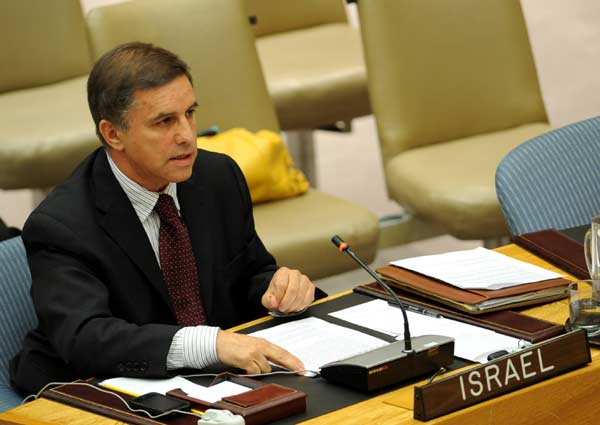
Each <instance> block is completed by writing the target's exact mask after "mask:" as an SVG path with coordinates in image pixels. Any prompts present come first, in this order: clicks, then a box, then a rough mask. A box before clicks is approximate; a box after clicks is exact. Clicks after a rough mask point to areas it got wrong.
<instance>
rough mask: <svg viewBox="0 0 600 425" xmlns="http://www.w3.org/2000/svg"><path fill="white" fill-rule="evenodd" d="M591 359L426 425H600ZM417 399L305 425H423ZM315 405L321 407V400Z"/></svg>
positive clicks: (73, 419)
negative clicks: (416, 410)
mask: <svg viewBox="0 0 600 425" xmlns="http://www.w3.org/2000/svg"><path fill="white" fill-rule="evenodd" d="M498 251H499V252H502V253H504V254H507V255H510V256H513V257H515V258H518V259H521V260H524V261H528V262H530V263H533V264H537V265H540V266H542V267H546V268H548V269H551V270H556V271H560V270H558V269H557V268H556V267H554V266H552V265H551V264H549V263H547V262H545V261H543V260H541V259H539V258H538V257H536V256H534V255H533V254H530V253H529V252H527V251H525V250H523V249H522V248H520V247H518V246H516V245H507V246H505V247H502V248H499V249H498ZM573 279H574V278H573ZM330 298H331V297H330ZM525 313H527V314H529V315H531V316H535V317H539V318H542V319H546V320H550V321H552V322H555V323H564V322H565V320H566V319H567V318H568V315H569V309H568V305H567V301H566V300H561V301H557V302H554V303H550V304H545V305H542V306H538V307H534V308H530V309H527V310H525ZM265 320H269V318H263V319H259V320H257V321H254V322H251V323H248V324H246V325H244V327H245V326H251V325H253V324H256V323H259V322H261V321H265ZM591 355H592V363H591V364H589V365H587V366H585V367H583V368H581V369H578V370H575V371H573V372H570V373H567V374H564V375H560V376H558V377H555V378H552V379H550V380H547V381H544V382H541V383H538V384H536V385H533V386H530V387H527V388H524V389H522V390H519V391H515V392H513V393H510V394H506V395H504V396H501V397H498V398H495V399H492V400H488V401H486V402H483V403H480V404H477V405H475V406H471V407H469V408H466V409H463V410H460V411H458V412H454V413H451V414H449V415H446V416H442V417H440V418H437V419H434V420H431V421H429V422H427V423H428V424H444V425H480V424H488V425H492V424H498V425H500V424H502V425H504V424H524V425H525V424H526V425H538V424H539V425H548V424H551V423H557V424H558V423H560V424H577V425H585V424H597V423H599V422H600V402H599V401H598V397H599V396H598V394H600V350H598V349H595V348H592V350H591ZM412 397H413V387H412V386H407V387H404V388H401V389H399V390H396V391H392V392H390V393H387V394H384V395H381V396H378V397H374V398H372V399H369V400H367V401H364V402H362V403H358V404H355V405H352V406H349V407H346V408H344V409H340V410H337V411H335V412H331V413H328V414H326V415H323V416H320V417H318V418H314V419H311V420H309V421H306V422H303V423H304V424H310V425H325V424H327V425H328V424H331V425H334V424H335V425H337V424H349V425H352V424H356V425H359V424H360V425H363V424H382V425H388V424H390V425H391V424H421V423H423V422H420V421H417V420H414V419H413V412H412V406H411V405H412ZM310 402H312V403H318V400H311V401H310ZM120 423H121V422H118V421H115V420H112V419H108V418H104V417H101V416H98V415H94V414H92V413H89V412H85V411H82V410H79V409H75V408H73V407H70V406H66V405H63V404H60V403H56V402H53V401H50V400H46V399H39V400H36V401H34V402H31V403H27V404H26V405H24V406H20V407H17V408H15V409H12V410H10V411H8V412H5V413H3V414H0V424H11V425H12V424H33V425H48V424H65V425H66V424H73V425H113V424H120Z"/></svg>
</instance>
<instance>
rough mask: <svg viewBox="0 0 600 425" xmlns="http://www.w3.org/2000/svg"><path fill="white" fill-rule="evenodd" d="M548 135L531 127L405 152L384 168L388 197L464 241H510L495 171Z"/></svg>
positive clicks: (543, 127)
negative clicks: (520, 147)
mask: <svg viewBox="0 0 600 425" xmlns="http://www.w3.org/2000/svg"><path fill="white" fill-rule="evenodd" d="M432 125H435V124H432ZM548 130H550V126H549V125H548V124H546V123H532V124H526V125H522V126H519V127H515V128H511V129H507V130H502V131H497V132H493V133H486V134H482V135H476V136H471V137H467V138H463V139H457V140H454V141H451V142H448V143H438V144H434V145H428V146H424V147H420V148H416V149H411V150H408V151H405V152H403V153H401V154H399V155H397V156H396V157H394V158H393V159H391V160H390V161H389V162H388V164H387V165H386V167H387V169H386V175H387V185H388V189H389V193H390V196H391V197H392V198H393V199H394V200H395V201H397V202H398V203H400V204H402V205H403V206H404V207H405V208H407V209H408V210H411V211H413V212H414V213H415V214H417V215H421V216H423V217H425V218H427V219H429V220H432V221H435V222H438V223H440V224H442V225H443V226H444V227H445V228H446V229H447V230H448V231H449V232H450V233H451V234H453V235H455V236H457V237H459V238H461V239H480V238H482V237H483V238H494V237H500V236H504V235H508V229H507V227H506V224H505V221H504V217H503V215H502V211H501V210H500V205H499V203H498V198H497V197H496V188H495V180H494V178H495V173H496V167H497V166H498V164H499V163H500V161H501V160H502V158H503V157H504V156H505V155H506V154H507V153H508V152H509V151H510V150H511V149H513V148H514V147H516V146H518V145H519V144H521V143H523V142H525V141H526V140H529V139H531V138H532V137H535V136H537V135H539V134H542V133H544V132H546V131H548Z"/></svg>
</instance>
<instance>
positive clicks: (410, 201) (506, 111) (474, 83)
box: [358, 0, 550, 239]
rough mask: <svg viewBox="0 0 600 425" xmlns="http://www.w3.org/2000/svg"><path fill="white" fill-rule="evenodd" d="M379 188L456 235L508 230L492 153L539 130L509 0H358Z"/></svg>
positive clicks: (518, 18)
mask: <svg viewBox="0 0 600 425" xmlns="http://www.w3.org/2000/svg"><path fill="white" fill-rule="evenodd" d="M358 9H359V16H360V21H361V29H362V37H363V43H364V48H365V56H366V63H367V73H368V80H369V93H370V96H371V103H372V106H373V110H374V114H375V117H376V120H377V127H378V130H379V138H380V143H381V151H382V156H383V161H384V166H385V176H386V182H387V187H388V192H389V195H390V197H391V198H392V199H394V200H395V201H397V202H398V203H399V204H401V205H402V206H404V207H405V208H406V209H408V210H409V211H411V212H412V213H413V214H415V215H417V216H421V217H423V218H425V219H427V220H429V221H430V222H435V223H437V224H441V225H442V226H443V228H444V229H445V230H446V231H447V232H449V233H450V234H452V235H454V236H456V237H458V238H461V239H493V238H498V237H502V236H503V235H508V229H507V227H506V224H505V222H504V217H503V216H502V212H501V210H500V206H499V203H498V200H497V198H496V192H495V187H494V174H495V170H496V167H497V165H498V163H499V162H500V160H501V159H502V158H503V157H504V156H505V155H506V154H507V153H508V152H509V151H510V150H511V149H512V148H514V147H515V146H517V145H519V144H520V143H522V142H524V141H526V140H528V139H531V138H532V137H534V136H537V135H538V134H541V133H544V132H545V131H547V130H549V128H550V127H549V125H548V123H547V118H546V112H545V109H544V105H543V102H542V98H541V95H540V89H539V85H538V79H537V75H536V70H535V66H534V63H533V59H532V55H531V48H530V45H529V39H528V36H527V30H526V27H525V22H524V19H523V15H522V11H521V7H520V4H519V0H502V1H491V2H489V1H480V0H453V1H430V0H359V2H358Z"/></svg>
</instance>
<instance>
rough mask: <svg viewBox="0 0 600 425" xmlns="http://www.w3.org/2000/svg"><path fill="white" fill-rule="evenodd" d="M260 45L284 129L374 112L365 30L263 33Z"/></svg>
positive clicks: (328, 27) (340, 28)
mask: <svg viewBox="0 0 600 425" xmlns="http://www.w3.org/2000/svg"><path fill="white" fill-rule="evenodd" d="M256 47H257V49H258V53H259V56H260V61H261V63H262V66H263V72H264V75H265V79H266V81H267V86H268V89H269V93H270V94H271V97H272V98H273V101H274V103H275V107H276V109H277V115H278V117H279V122H280V124H281V127H282V129H283V130H293V129H302V128H314V127H317V126H320V125H327V124H332V123H334V122H336V121H340V120H350V119H351V118H355V117H359V116H363V115H367V114H369V113H370V112H371V107H370V104H369V98H368V92H367V77H366V70H365V65H364V59H363V53H362V45H361V41H360V34H359V32H358V31H357V30H356V29H355V28H352V27H351V26H350V25H348V24H342V23H336V24H328V25H319V26H316V27H312V28H306V29H301V30H296V31H289V32H284V33H278V34H271V35H267V36H263V37H259V38H258V39H257V41H256Z"/></svg>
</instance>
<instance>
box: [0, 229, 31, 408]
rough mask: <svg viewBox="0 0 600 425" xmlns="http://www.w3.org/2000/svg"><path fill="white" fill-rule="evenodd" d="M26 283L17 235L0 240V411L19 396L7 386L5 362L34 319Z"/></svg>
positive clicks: (22, 250)
mask: <svg viewBox="0 0 600 425" xmlns="http://www.w3.org/2000/svg"><path fill="white" fill-rule="evenodd" d="M30 287H31V275H30V274H29V266H28V265H27V257H26V255H25V247H24V246H23V241H22V239H21V237H20V236H19V237H16V238H12V239H8V240H6V241H3V242H0V341H2V343H0V412H3V411H5V410H8V409H11V408H13V407H15V406H18V405H19V404H20V403H21V401H22V400H23V397H21V395H19V394H18V393H17V392H16V391H14V390H13V389H12V388H11V386H10V381H9V373H8V364H9V361H10V360H11V359H12V358H13V357H14V355H15V354H17V353H18V352H19V351H20V350H21V344H22V342H23V337H24V336H25V334H26V333H27V331H29V330H30V329H33V328H34V327H35V325H36V323H37V318H36V315H35V310H34V309H33V302H32V301H31V298H30V296H29V288H30Z"/></svg>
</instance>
